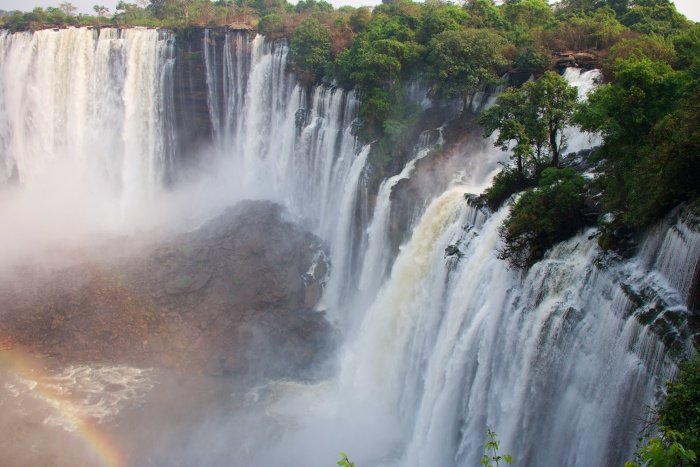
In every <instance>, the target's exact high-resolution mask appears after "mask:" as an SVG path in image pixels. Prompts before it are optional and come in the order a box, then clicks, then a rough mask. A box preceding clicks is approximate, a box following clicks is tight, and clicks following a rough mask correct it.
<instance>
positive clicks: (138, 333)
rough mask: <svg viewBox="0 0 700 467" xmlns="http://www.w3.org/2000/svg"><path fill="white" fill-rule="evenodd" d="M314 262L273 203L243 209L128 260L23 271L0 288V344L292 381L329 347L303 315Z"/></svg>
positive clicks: (311, 316)
mask: <svg viewBox="0 0 700 467" xmlns="http://www.w3.org/2000/svg"><path fill="white" fill-rule="evenodd" d="M325 258H326V256H325V252H324V249H323V245H322V242H321V241H320V239H318V238H317V237H315V236H314V235H312V234H310V233H308V232H304V231H302V230H301V229H300V228H299V227H297V226H296V225H294V224H292V223H290V222H287V221H285V220H284V218H283V210H282V208H281V207H280V206H279V205H276V204H274V203H272V202H268V201H245V202H242V203H239V204H238V205H236V206H234V207H233V208H229V209H228V210H227V211H226V212H225V213H224V214H222V215H221V216H219V217H217V218H216V219H213V220H211V221H209V222H207V223H206V224H205V225H204V226H203V227H201V228H200V229H198V230H196V231H193V232H190V233H188V234H185V235H182V236H180V237H178V238H176V239H175V240H173V241H170V242H168V243H167V244H160V245H158V246H156V247H152V248H150V249H148V250H147V251H146V252H145V253H142V254H140V255H137V256H129V257H125V258H121V259H119V260H116V261H114V260H113V261H93V262H89V263H84V264H80V265H76V266H72V267H70V268H66V269H64V270H61V271H57V272H51V273H36V272H27V271H25V272H24V273H23V277H19V278H16V279H17V280H15V281H12V283H11V284H8V283H5V284H4V285H1V286H0V310H2V313H3V316H2V319H1V321H0V336H2V339H3V346H4V348H14V347H18V348H20V349H23V350H26V351H28V352H29V353H30V354H33V355H35V356H39V357H40V358H46V359H51V360H53V361H54V362H56V363H57V364H61V365H63V364H75V363H102V364H117V363H119V364H130V365H136V366H156V367H167V368H172V369H174V370H177V371H180V372H183V373H209V374H212V375H223V374H233V375H247V376H252V377H255V378H256V379H257V378H259V377H275V378H278V377H286V376H289V377H299V376H304V375H305V374H308V371H311V369H312V368H314V367H315V366H316V364H317V363H318V362H320V361H322V360H323V358H324V356H325V355H326V354H327V353H328V351H329V349H330V348H331V345H332V344H331V343H332V340H333V339H332V334H333V333H332V329H331V326H330V325H329V324H328V322H327V321H326V319H325V318H324V316H323V314H322V313H319V312H317V311H314V310H313V309H312V308H313V306H314V305H315V304H316V302H317V301H318V299H319V295H320V290H321V289H322V287H323V283H324V280H325V276H326V274H327V271H328V262H327V260H326V259H325Z"/></svg>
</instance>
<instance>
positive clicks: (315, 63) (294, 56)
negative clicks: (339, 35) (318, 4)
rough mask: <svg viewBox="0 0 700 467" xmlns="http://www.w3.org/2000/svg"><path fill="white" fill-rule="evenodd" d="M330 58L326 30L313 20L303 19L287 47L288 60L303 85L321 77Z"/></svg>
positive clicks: (328, 36)
mask: <svg viewBox="0 0 700 467" xmlns="http://www.w3.org/2000/svg"><path fill="white" fill-rule="evenodd" d="M330 58H331V36H330V33H329V31H328V28H326V27H324V26H323V25H322V24H320V23H319V22H318V20H316V19H315V18H307V19H305V20H304V21H303V22H302V23H301V25H300V26H299V27H297V28H296V29H295V30H294V37H293V38H292V41H291V44H290V47H289V60H290V62H291V63H292V64H293V65H294V67H295V69H296V70H297V73H298V76H299V78H300V79H301V80H302V82H304V81H305V84H307V85H310V84H313V82H314V81H316V80H318V79H320V78H321V76H323V71H324V69H325V67H326V65H327V64H328V62H329V61H330Z"/></svg>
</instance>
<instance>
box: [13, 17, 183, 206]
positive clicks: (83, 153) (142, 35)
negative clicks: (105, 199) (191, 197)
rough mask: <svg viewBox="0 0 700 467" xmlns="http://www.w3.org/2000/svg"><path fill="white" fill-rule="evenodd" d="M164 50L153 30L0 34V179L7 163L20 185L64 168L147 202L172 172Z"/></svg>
mask: <svg viewBox="0 0 700 467" xmlns="http://www.w3.org/2000/svg"><path fill="white" fill-rule="evenodd" d="M173 54H174V50H173V43H172V39H171V37H170V36H169V35H168V34H167V33H164V32H160V31H157V30H146V29H143V30H141V29H131V30H124V31H121V30H116V29H102V30H101V31H100V32H99V34H98V32H97V31H96V30H92V29H68V30H63V31H53V30H44V31H38V32H36V33H33V34H31V33H22V34H11V35H10V34H7V33H6V32H3V33H2V35H1V36H0V69H1V70H2V97H3V99H2V101H1V102H0V114H2V115H3V119H2V123H3V128H2V129H1V131H0V133H2V135H3V138H2V143H3V146H2V149H3V154H2V157H3V165H4V166H5V168H6V170H5V174H4V179H5V180H6V179H7V177H8V175H9V174H8V173H7V172H8V171H7V168H8V167H12V166H13V165H14V166H16V168H17V169H16V170H17V174H18V177H19V179H20V180H21V182H22V184H23V185H25V186H31V185H33V184H36V183H42V184H43V183H45V179H44V178H42V177H43V176H45V175H46V174H47V173H51V171H52V170H54V169H55V168H56V166H58V167H61V168H63V167H70V170H71V171H74V172H79V173H77V174H76V177H78V180H80V181H85V182H87V181H89V180H91V179H95V178H99V183H104V182H107V183H108V184H109V185H110V186H111V187H112V188H113V189H115V190H121V191H122V192H124V193H127V194H128V193H133V195H132V196H133V197H134V198H137V199H142V198H143V197H145V196H148V192H149V191H152V190H155V189H157V188H158V187H159V186H160V184H161V183H162V182H163V180H164V179H165V178H166V177H167V176H168V171H169V170H171V169H172V167H171V162H172V161H171V159H172V151H173V144H174V143H173V141H172V120H171V119H169V118H168V117H169V115H168V107H169V105H170V104H169V103H168V102H167V100H168V99H171V98H172V97H171V95H172V90H171V89H170V88H169V86H170V75H171V72H170V71H171V68H172V66H173V60H174V56H173ZM52 178H54V177H53V175H52ZM3 181H4V180H3Z"/></svg>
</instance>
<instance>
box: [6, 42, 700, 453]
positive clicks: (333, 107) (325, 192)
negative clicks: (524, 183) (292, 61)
mask: <svg viewBox="0 0 700 467" xmlns="http://www.w3.org/2000/svg"><path fill="white" fill-rule="evenodd" d="M203 41H204V42H203V44H202V47H203V58H204V62H205V63H204V70H205V72H206V86H207V92H206V96H207V109H208V112H209V120H210V123H211V134H212V143H213V144H212V147H213V149H212V152H215V153H216V159H218V160H217V162H216V164H217V165H216V167H217V169H218V171H219V172H220V173H219V174H217V175H221V173H223V174H224V175H221V178H222V179H223V180H224V182H227V183H228V185H231V183H230V182H228V181H229V180H236V181H237V182H239V183H238V185H239V186H237V187H236V190H237V191H236V192H235V195H232V191H225V190H222V191H221V192H216V191H214V192H215V193H217V194H220V193H223V195H221V196H217V197H216V199H214V196H209V197H208V198H207V197H203V198H198V199H209V200H210V201H211V203H212V204H216V205H217V206H225V205H226V204H230V203H232V202H235V201H236V200H237V199H240V198H241V197H244V196H245V197H253V198H255V197H258V198H270V199H273V200H275V201H278V202H279V203H281V204H284V205H285V206H286V207H287V208H288V211H289V212H290V216H292V217H294V218H295V219H296V220H300V221H303V222H305V223H307V225H309V226H310V228H311V229H312V230H314V231H315V232H316V233H318V235H319V236H321V237H322V238H323V239H324V240H325V241H326V242H328V246H329V249H330V253H331V260H332V273H331V277H330V281H329V283H328V284H327V288H326V294H325V306H326V307H327V308H328V312H329V316H330V317H331V318H333V319H335V320H336V321H337V322H339V323H346V322H347V321H348V320H346V317H347V315H348V314H353V315H354V316H355V318H354V319H353V321H352V323H351V326H352V327H353V329H352V330H351V331H352V332H347V335H348V336H349V339H348V341H347V342H345V343H344V344H343V347H342V348H341V350H340V351H339V355H340V358H339V359H340V362H339V370H338V374H337V375H336V376H335V377H333V378H331V379H330V380H328V381H325V382H324V383H320V384H316V385H302V384H300V385H295V384H293V383H289V382H273V383H271V384H270V385H269V386H268V387H267V388H264V389H260V392H263V391H267V393H268V394H270V396H269V397H267V398H258V397H257V396H258V394H257V393H255V394H254V395H255V396H256V397H252V400H253V401H256V402H253V403H251V405H250V406H249V408H250V410H251V411H255V416H254V417H252V416H251V415H250V414H249V413H247V414H245V416H244V422H243V423H245V424H244V425H243V424H239V423H237V419H236V418H235V417H236V416H237V415H236V416H234V418H233V420H234V421H233V422H232V423H231V426H227V427H225V428H221V427H218V426H217V427H215V428H214V429H212V430H211V432H210V431H207V430H206V429H205V428H202V430H203V431H204V433H205V434H206V436H207V437H208V438H207V439H211V438H213V437H215V436H219V437H221V439H224V441H222V443H223V444H224V445H226V449H225V450H224V451H223V452H225V453H226V456H227V457H226V458H225V460H224V461H222V460H221V459H222V458H221V457H216V456H218V455H220V453H216V454H212V457H211V458H208V457H207V453H201V452H198V453H197V455H194V454H191V452H193V451H198V450H200V451H201V450H204V448H202V446H201V445H185V446H184V447H183V450H187V451H188V452H187V453H180V452H178V453H176V454H177V456H179V457H178V461H179V460H181V459H195V460H197V461H198V462H200V463H207V464H209V465H218V464H217V462H219V463H221V465H229V464H230V463H231V460H232V459H233V460H241V461H244V462H243V463H247V464H248V465H278V464H280V463H285V464H294V465H308V466H314V465H319V466H320V465H330V464H331V463H332V462H334V461H335V460H337V458H336V453H337V451H338V450H341V449H342V450H346V451H348V453H349V454H350V455H351V458H352V460H354V461H356V462H357V463H358V465H362V466H378V465H384V466H391V465H416V466H430V465H440V466H463V465H464V466H466V465H477V464H478V461H479V459H480V457H481V455H482V451H483V441H484V436H485V432H486V427H487V426H488V427H491V428H492V429H494V430H495V431H497V432H498V434H499V435H500V438H501V439H502V445H501V447H502V449H501V450H502V451H503V452H509V453H511V454H513V455H514V457H515V458H516V462H517V463H518V464H519V465H542V466H559V465H586V466H588V465H616V464H617V465H619V464H620V463H621V462H622V461H623V460H625V459H626V458H628V457H630V456H631V454H632V451H633V449H634V446H633V444H634V439H635V438H636V435H637V429H638V427H637V425H636V417H637V416H638V415H640V414H641V413H642V411H643V407H644V406H645V405H646V404H652V405H653V404H654V402H655V397H656V393H657V390H658V385H659V382H661V381H663V380H664V379H666V378H667V377H670V376H672V375H673V373H674V371H675V366H674V364H673V361H672V358H671V357H677V356H679V355H682V354H684V353H685V352H686V349H688V348H690V345H689V342H688V340H689V332H688V329H687V325H685V327H684V325H680V326H677V327H676V328H673V323H674V322H676V323H677V322H678V320H675V321H674V320H671V319H667V318H668V314H669V313H670V314H672V315H673V316H675V317H681V318H684V317H685V316H687V314H688V311H687V309H686V303H687V300H688V296H689V288H690V287H691V284H690V281H691V280H692V274H693V272H692V271H694V269H695V262H696V260H697V256H698V251H700V234H698V233H697V232H696V231H695V230H693V229H692V228H691V227H689V225H688V224H687V223H684V222H678V223H675V224H674V225H675V227H674V228H673V229H671V230H668V229H667V228H665V227H659V229H658V231H656V232H652V233H650V234H649V236H648V238H647V239H646V241H645V243H644V244H643V246H642V248H641V251H642V253H641V254H640V255H639V256H638V257H637V258H636V259H634V260H631V261H618V262H610V263H605V262H604V261H599V258H600V256H599V255H600V251H599V250H598V248H597V246H596V243H595V240H593V239H590V238H589V235H590V233H591V232H586V233H582V234H580V235H579V236H577V237H575V238H573V239H571V240H569V241H567V242H564V243H563V244H561V245H559V246H557V247H556V248H554V249H553V250H552V251H551V252H550V253H549V254H548V255H547V256H546V257H545V258H544V259H543V260H542V261H541V262H540V263H538V264H537V265H535V266H534V267H533V268H532V269H531V270H530V271H528V272H527V273H523V274H518V273H517V272H515V271H511V270H509V269H508V268H507V264H506V263H504V262H503V261H500V260H498V259H497V258H496V255H495V251H496V249H497V248H498V245H499V241H500V240H499V234H498V228H499V226H500V225H501V223H502V221H503V220H504V219H505V218H506V216H507V215H508V207H504V208H502V209H501V210H499V211H498V212H496V213H494V214H492V215H490V216H487V215H486V214H484V213H483V212H481V211H479V210H478V209H476V208H475V207H473V206H471V205H470V204H469V203H468V202H467V200H465V197H464V194H465V193H466V192H472V193H478V192H480V191H481V190H482V188H483V186H484V183H486V180H481V178H486V176H485V175H484V176H482V175H483V174H486V173H488V174H492V173H493V168H494V167H496V166H497V162H498V161H499V160H501V159H503V154H501V153H499V152H497V151H493V153H489V154H487V155H484V156H483V159H486V162H485V163H484V168H483V170H480V171H479V175H478V178H479V179H478V180H477V179H474V180H470V181H469V182H470V183H469V184H466V185H465V183H461V182H460V181H459V180H457V181H456V182H454V183H452V184H451V185H452V186H450V187H449V189H447V191H445V192H444V193H443V194H441V195H440V196H438V197H437V198H436V199H434V200H421V201H424V203H418V205H419V206H420V212H417V213H416V219H417V221H416V222H415V223H414V224H415V225H414V226H412V228H411V231H410V232H405V234H406V237H405V238H407V239H408V241H406V242H405V243H404V244H403V245H402V246H401V248H400V250H399V252H398V256H396V257H395V253H392V252H391V251H392V250H391V246H390V242H391V239H389V238H388V237H389V235H388V232H389V227H390V226H389V223H390V218H391V216H390V214H391V213H392V211H395V210H397V209H400V207H399V206H398V203H395V202H394V201H395V200H392V197H391V195H392V192H394V191H395V190H396V188H397V186H398V185H399V183H402V182H405V181H407V180H410V179H412V177H414V172H415V171H416V166H417V163H418V161H419V160H420V159H421V158H423V157H425V155H426V154H427V151H428V149H429V147H430V145H431V144H433V143H434V141H425V142H424V144H422V145H419V147H418V148H417V149H416V152H415V154H413V155H412V156H410V157H409V158H408V163H407V164H406V165H405V167H404V168H403V170H402V171H401V172H400V173H398V174H396V175H394V176H392V177H390V178H388V179H387V180H385V181H383V182H382V183H381V184H380V187H379V191H378V193H377V194H376V197H374V196H369V195H368V193H367V188H366V185H367V184H366V180H365V177H366V174H365V169H366V166H367V164H368V160H369V159H370V156H371V153H370V147H369V146H364V147H363V146H361V145H359V144H358V142H357V141H356V139H355V138H354V136H353V123H354V121H355V119H356V118H357V115H358V108H359V100H358V96H357V95H356V94H355V93H354V92H346V91H343V90H340V89H336V88H332V87H328V86H320V87H317V88H315V89H311V90H306V89H303V88H301V87H299V86H298V85H297V84H296V83H295V80H294V77H293V76H291V75H290V74H289V73H287V72H286V60H287V54H288V47H287V46H286V45H285V44H284V43H274V44H271V43H268V42H265V40H264V39H263V38H262V37H260V36H257V37H252V36H251V35H250V34H248V33H246V32H240V31H228V32H225V33H221V32H218V33H216V34H214V33H213V32H205V34H204V37H203ZM221 41H223V44H221ZM174 61H175V54H174V51H173V41H172V37H171V36H170V35H168V34H166V33H163V32H159V31H155V30H141V29H139V30H127V31H117V30H110V29H103V30H101V31H100V33H99V35H97V33H96V32H95V31H93V30H87V29H71V30H66V31H42V32H38V33H34V34H14V35H10V34H7V33H2V34H1V35H0V76H1V77H2V81H1V85H0V148H1V149H2V153H1V154H0V182H3V183H4V182H7V181H8V180H10V179H11V178H17V179H18V181H19V182H20V183H21V190H19V193H25V192H31V190H32V187H39V188H40V189H41V190H43V191H42V192H41V193H49V194H51V193H52V191H51V187H52V183H57V182H61V183H66V184H69V185H71V184H72V185H76V186H77V188H79V189H78V190H77V191H72V190H71V191H64V190H57V191H56V193H64V194H65V193H70V196H64V197H63V198H62V199H58V200H56V202H57V203H58V204H65V205H70V206H71V207H75V206H85V207H84V209H85V210H86V211H88V210H96V211H98V212H100V213H102V214H104V213H112V215H113V213H115V212H116V213H119V215H117V216H116V217H119V216H122V217H123V215H124V214H125V213H128V212H129V210H130V209H131V208H132V207H133V205H134V204H138V203H140V202H143V201H144V199H145V198H148V197H149V196H152V194H153V193H154V192H158V191H159V190H160V187H162V186H163V184H164V183H167V182H168V181H169V180H171V179H173V180H174V179H175V178H176V177H174V175H173V174H172V173H170V172H171V171H172V170H173V169H172V168H173V167H174V166H175V163H174V161H173V158H174V157H175V154H176V152H177V151H176V142H175V141H176V136H177V135H175V134H174V133H175V130H174V128H175V124H174V123H173V119H174V117H173V115H174V111H173V108H172V106H173V102H174V98H173V95H172V87H171V84H170V79H171V77H172V74H173V67H174V66H176V63H174ZM568 73H569V74H567V79H569V81H570V82H572V83H573V84H578V85H580V86H579V87H580V88H581V89H585V83H589V82H590V79H591V77H592V76H593V75H592V74H580V73H579V74H576V73H575V72H574V71H571V72H568ZM482 97H484V98H485V96H482ZM483 100H484V99H483V98H480V102H481V101H483ZM154 103H155V105H154ZM591 144H593V143H591V142H590V141H588V140H586V139H584V138H583V137H581V138H578V137H577V135H576V134H575V133H571V134H570V140H569V147H570V150H577V149H580V148H581V147H586V146H587V145H588V146H590V145H591ZM13 174H14V175H13ZM227 177H229V178H227ZM76 181H77V182H79V183H77V182H76ZM462 182H463V181H462ZM204 185H205V186H206V183H204ZM214 185H216V184H212V186H207V187H206V188H208V189H210V190H214V188H213V186H214ZM445 185H449V183H446V184H445ZM105 187H107V189H108V190H107V191H108V195H109V196H99V197H95V196H91V193H93V191H91V190H93V189H95V190H96V189H98V188H99V189H101V190H102V189H105ZM39 188H37V190H39ZM201 189H202V190H205V189H204V188H201ZM440 189H443V187H442V186H441V188H440ZM36 193H39V192H38V191H37V192H36ZM5 194H6V192H3V193H0V202H2V203H4V206H3V207H5V206H10V207H11V206H12V205H11V204H10V203H9V202H8V201H7V200H6V199H5V198H3V197H2V196H5ZM13 196H14V195H13ZM35 197H36V198H41V200H40V201H39V200H37V201H36V202H37V203H39V202H41V203H43V204H42V206H46V205H47V203H48V205H49V207H51V203H52V202H53V201H54V200H52V199H51V196H49V197H48V198H49V199H48V200H47V199H44V198H46V197H45V196H44V197H39V196H35ZM9 198H10V196H8V197H7V199H9ZM219 198H222V199H219ZM370 198H371V199H373V200H374V202H373V209H370V202H369V200H370ZM81 200H82V201H81ZM86 200H87V201H86ZM88 201H89V203H88ZM81 203H82V204H81ZM85 203H88V204H87V205H86V204H85ZM95 203H98V204H99V203H104V204H107V205H109V208H108V209H106V208H104V206H102V205H100V206H94V204H95ZM114 205H116V206H117V209H114ZM18 206H19V205H18ZM179 207H181V206H180V205H178V208H179ZM205 210H206V209H205ZM8 212H9V211H8V210H5V212H4V214H0V215H8V216H9V217H7V219H12V220H14V219H17V218H21V216H19V215H18V213H17V212H11V214H7V213H8ZM370 212H371V215H370V214H368V213H370ZM61 213H62V214H61V216H66V214H65V209H63V210H61ZM209 214H210V213H209ZM42 215H46V210H44V211H42ZM13 216H14V217H13ZM62 220H63V221H70V219H62ZM78 220H79V219H77V218H76V220H75V221H76V222H77V221H78ZM110 222H112V221H111V220H110ZM3 225H11V224H10V223H7V224H3ZM32 225H33V224H32ZM34 228H35V227H34ZM13 229H17V227H16V226H15V227H13ZM22 234H24V232H22ZM21 236H22V235H18V237H21ZM23 240H25V241H26V237H24V238H23ZM3 243H5V242H3ZM451 244H452V245H456V246H457V247H458V248H459V250H460V255H459V256H449V257H445V247H446V246H448V245H451ZM4 246H6V245H4ZM3 252H5V250H3ZM679 265H680V266H679ZM689 276H690V277H689ZM661 305H662V306H661ZM660 308H663V310H660V311H659V309H660ZM652 309H653V310H656V311H655V312H654V313H655V314H653V316H650V312H649V311H650V310H652ZM680 321H682V319H681V320H680ZM661 322H663V323H662V324H663V326H662V325H661V324H660V323H661ZM660 333H665V334H662V337H663V339H660ZM669 335H672V337H673V339H674V345H673V346H666V345H664V344H663V343H662V341H665V342H666V343H668V342H669V338H668V337H669ZM669 349H671V351H669ZM309 404H310V406H309ZM258 409H259V410H258ZM246 417H252V418H254V419H255V423H253V422H250V418H246ZM248 422H250V423H248ZM258 423H261V425H258ZM240 426H245V427H246V429H245V431H247V433H243V434H241V433H240V431H241V430H240ZM260 426H263V429H261V430H260V431H257V428H258V427H260ZM270 426H272V427H273V428H269V427H270ZM227 429H230V431H227ZM222 433H223V436H222ZM238 437H240V442H238V441H239V438H238ZM251 438H252V439H251ZM196 439H201V437H199V438H196ZM231 444H233V445H234V446H240V450H238V448H237V447H236V448H231V447H230V446H229V445H231ZM207 446H208V445H207ZM299 446H302V447H304V449H299ZM193 463H197V462H193Z"/></svg>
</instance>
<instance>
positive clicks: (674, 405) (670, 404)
mask: <svg viewBox="0 0 700 467" xmlns="http://www.w3.org/2000/svg"><path fill="white" fill-rule="evenodd" d="M680 370H681V371H680V373H679V375H678V378H677V379H676V380H675V381H674V382H672V383H669V384H668V385H667V394H668V395H667V396H666V400H665V401H664V403H663V404H662V406H661V408H660V410H659V425H660V426H661V427H664V428H667V430H670V431H675V432H678V433H679V434H681V435H682V439H683V445H684V446H685V447H686V448H687V449H692V450H693V451H695V452H696V453H698V452H700V357H698V356H696V357H695V358H693V359H692V360H688V361H686V362H684V363H681V365H680ZM662 429H663V428H662Z"/></svg>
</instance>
